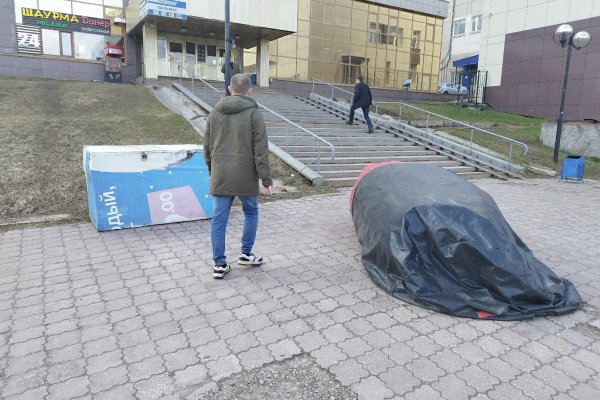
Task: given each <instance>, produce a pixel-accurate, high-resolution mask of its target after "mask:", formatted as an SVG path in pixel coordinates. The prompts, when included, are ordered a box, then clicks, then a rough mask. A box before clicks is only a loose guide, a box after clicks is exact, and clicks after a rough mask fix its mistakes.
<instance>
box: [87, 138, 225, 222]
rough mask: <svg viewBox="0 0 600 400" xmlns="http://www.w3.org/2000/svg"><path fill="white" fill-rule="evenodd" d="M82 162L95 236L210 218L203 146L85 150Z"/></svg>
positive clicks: (209, 200)
mask: <svg viewBox="0 0 600 400" xmlns="http://www.w3.org/2000/svg"><path fill="white" fill-rule="evenodd" d="M83 157H84V158H83V159H84V169H85V176H86V181H87V189H88V205H89V213H90V218H91V220H92V222H93V223H94V225H95V226H96V228H97V229H98V230H99V231H108V230H115V229H123V228H133V227H139V226H145V225H157V224H166V223H170V222H182V221H192V220H196V219H207V218H212V215H213V205H212V197H211V196H210V195H209V193H208V187H209V176H208V167H207V166H206V163H205V162H204V156H203V152H202V146H198V145H171V146H87V147H85V148H84V151H83Z"/></svg>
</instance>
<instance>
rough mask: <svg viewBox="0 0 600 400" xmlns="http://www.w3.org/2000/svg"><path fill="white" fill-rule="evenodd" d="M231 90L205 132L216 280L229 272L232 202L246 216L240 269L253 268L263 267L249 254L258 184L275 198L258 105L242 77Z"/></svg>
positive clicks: (233, 81)
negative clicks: (239, 205) (227, 253)
mask: <svg viewBox="0 0 600 400" xmlns="http://www.w3.org/2000/svg"><path fill="white" fill-rule="evenodd" d="M229 91H230V93H231V96H228V97H225V98H224V99H222V100H221V101H219V103H217V105H216V106H215V108H214V110H213V111H211V112H210V114H209V115H208V120H207V122H206V130H205V132H204V159H205V160H206V164H207V166H208V173H209V174H210V188H209V190H210V194H211V195H213V204H214V214H213V219H212V224H211V243H212V249H213V260H214V262H215V266H214V269H213V277H214V278H216V279H221V278H223V276H224V275H225V274H226V273H227V272H229V271H230V269H231V267H230V266H229V264H227V258H226V257H225V232H226V230H227V221H228V220H229V212H230V211H231V204H232V203H233V200H234V198H235V197H236V196H237V197H238V198H239V199H240V201H241V202H242V209H243V210H244V216H245V219H244V231H243V234H242V253H241V255H240V256H239V258H238V264H242V265H253V266H256V265H260V264H262V262H263V259H262V257H259V256H257V255H255V254H254V253H253V246H254V240H255V238H256V228H257V226H258V180H259V179H260V180H261V181H262V185H263V186H264V187H265V188H267V192H268V193H269V194H273V181H272V180H271V172H270V169H269V144H268V138H267V129H266V127H265V121H264V119H263V116H262V114H261V112H260V110H259V109H258V105H257V104H256V101H254V100H253V99H252V98H250V96H251V95H252V84H251V83H250V78H249V77H248V76H246V75H244V74H237V75H234V76H232V77H231V85H230V86H229Z"/></svg>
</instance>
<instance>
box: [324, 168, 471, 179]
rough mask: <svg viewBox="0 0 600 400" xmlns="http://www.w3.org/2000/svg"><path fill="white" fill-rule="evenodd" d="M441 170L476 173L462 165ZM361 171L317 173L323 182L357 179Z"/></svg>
mask: <svg viewBox="0 0 600 400" xmlns="http://www.w3.org/2000/svg"><path fill="white" fill-rule="evenodd" d="M442 168H444V169H446V170H448V171H451V172H454V173H461V174H466V173H471V172H477V170H476V169H475V168H474V167H468V166H463V165H459V166H453V167H442ZM361 171H362V169H350V170H333V171H324V170H321V171H320V172H319V173H320V174H321V175H322V176H323V178H325V180H327V179H330V178H352V177H354V178H357V177H358V175H359V174H360V172H361Z"/></svg>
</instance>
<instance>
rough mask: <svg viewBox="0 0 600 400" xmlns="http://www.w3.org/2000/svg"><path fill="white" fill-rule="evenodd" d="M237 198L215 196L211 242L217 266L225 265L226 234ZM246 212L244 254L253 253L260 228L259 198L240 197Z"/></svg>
mask: <svg viewBox="0 0 600 400" xmlns="http://www.w3.org/2000/svg"><path fill="white" fill-rule="evenodd" d="M234 198H235V196H213V205H214V208H215V209H214V215H213V218H212V223H211V231H210V240H211V243H212V250H213V260H214V261H215V265H223V264H225V263H226V262H227V261H226V257H225V233H226V232H227V221H228V220H229V213H230V212H231V205H232V204H233V199H234ZM238 198H239V199H240V200H241V202H242V209H243V210H244V216H245V218H244V233H243V234H242V253H251V252H252V247H253V246H254V240H255V239H256V228H257V227H258V196H257V195H255V196H238Z"/></svg>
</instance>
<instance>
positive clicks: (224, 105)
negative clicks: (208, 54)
mask: <svg viewBox="0 0 600 400" xmlns="http://www.w3.org/2000/svg"><path fill="white" fill-rule="evenodd" d="M204 159H205V160H206V164H207V165H208V171H209V174H210V194H212V195H214V196H241V195H256V194H258V180H259V179H260V180H262V184H263V186H264V187H269V186H272V185H273V181H272V180H271V172H270V169H269V142H268V138H267V129H266V126H265V121H264V119H263V116H262V114H261V112H260V110H259V109H258V105H257V104H256V101H254V100H253V99H252V98H250V97H248V96H235V95H234V96H228V97H225V98H224V99H222V100H221V101H220V102H219V103H218V104H217V105H216V106H215V108H214V109H213V111H211V112H210V114H209V115H208V120H207V123H206V130H205V132H204Z"/></svg>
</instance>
